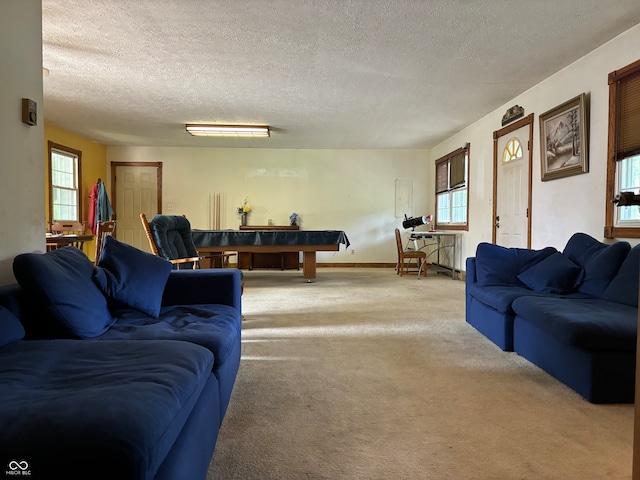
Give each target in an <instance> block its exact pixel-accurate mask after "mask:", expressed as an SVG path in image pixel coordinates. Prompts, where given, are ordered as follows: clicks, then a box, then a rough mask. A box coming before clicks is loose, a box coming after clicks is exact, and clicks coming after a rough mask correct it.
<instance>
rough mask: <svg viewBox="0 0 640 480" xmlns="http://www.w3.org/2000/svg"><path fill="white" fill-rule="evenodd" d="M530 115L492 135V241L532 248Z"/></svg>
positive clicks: (506, 245)
mask: <svg viewBox="0 0 640 480" xmlns="http://www.w3.org/2000/svg"><path fill="white" fill-rule="evenodd" d="M532 117H533V116H532V115H529V117H527V118H525V119H522V120H521V121H519V122H516V123H514V124H513V126H509V127H505V128H503V129H502V130H498V131H497V132H494V199H493V204H494V217H493V218H494V222H493V242H494V243H496V244H497V245H502V246H504V247H517V248H529V247H530V246H531V233H530V228H531V212H530V206H531V154H532V152H531V150H530V146H531V144H532V142H531V140H532V138H531V137H532V134H533V123H532Z"/></svg>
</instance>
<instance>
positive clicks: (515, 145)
mask: <svg viewBox="0 0 640 480" xmlns="http://www.w3.org/2000/svg"><path fill="white" fill-rule="evenodd" d="M521 158H522V145H520V141H519V140H518V139H517V138H516V137H513V138H512V139H511V140H509V141H508V142H507V144H506V145H505V147H504V152H502V163H507V162H511V161H513V160H520V159H521Z"/></svg>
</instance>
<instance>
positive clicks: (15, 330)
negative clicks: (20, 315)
mask: <svg viewBox="0 0 640 480" xmlns="http://www.w3.org/2000/svg"><path fill="white" fill-rule="evenodd" d="M24 333H25V332H24V327H23V326H22V323H20V320H18V319H17V318H16V316H15V315H14V314H13V313H11V312H10V311H9V310H7V309H6V308H4V307H3V306H2V305H0V347H4V346H5V345H9V344H10V343H13V342H17V341H20V340H22V339H23V338H24Z"/></svg>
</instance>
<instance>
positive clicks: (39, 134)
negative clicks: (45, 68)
mask: <svg viewBox="0 0 640 480" xmlns="http://www.w3.org/2000/svg"><path fill="white" fill-rule="evenodd" d="M0 72H2V75H1V77H2V86H1V87H0V105H1V106H2V108H0V145H2V153H1V156H0V158H1V164H2V175H1V176H0V191H1V192H2V196H3V201H2V202H1V203H0V219H1V220H2V225H3V228H2V229H0V284H2V285H5V284H7V283H12V282H14V281H15V280H14V277H13V269H12V264H13V258H14V257H15V255H16V254H18V253H23V252H31V251H39V252H42V251H44V247H45V238H44V232H45V229H46V225H45V212H44V208H45V202H44V189H45V183H44V169H43V162H44V128H43V124H44V115H43V108H42V9H41V4H40V2H39V1H27V2H25V1H23V0H3V1H2V2H1V4H0ZM23 98H30V99H32V100H35V101H36V102H37V104H38V117H39V120H38V126H35V127H31V126H28V125H26V124H24V123H22V99H23Z"/></svg>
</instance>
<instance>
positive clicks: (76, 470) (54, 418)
mask: <svg viewBox="0 0 640 480" xmlns="http://www.w3.org/2000/svg"><path fill="white" fill-rule="evenodd" d="M13 266H14V274H15V276H16V279H17V281H18V283H17V284H13V285H8V286H4V287H0V465H2V468H4V469H5V470H7V471H9V470H11V472H14V471H15V472H17V473H13V474H15V475H17V474H23V469H24V470H25V471H26V472H28V473H31V474H32V476H33V478H55V477H57V476H62V477H64V478H83V479H84V478H92V479H114V478H118V479H156V480H160V479H182V478H189V479H198V478H200V479H204V478H205V477H206V474H207V470H208V466H209V463H210V460H211V457H212V454H213V451H214V448H215V444H216V440H217V437H218V431H219V428H220V426H221V422H222V419H223V417H224V414H225V412H226V408H227V406H228V404H229V401H230V397H231V392H232V389H233V384H234V382H235V377H236V374H237V371H238V368H239V364H240V349H241V343H240V341H241V296H240V272H239V271H238V270H236V269H209V270H184V271H182V270H181V271H175V270H171V264H170V263H169V262H168V261H166V260H164V259H161V258H159V257H156V256H153V255H150V254H146V253H144V252H141V251H139V250H137V249H134V248H133V247H130V246H129V245H125V244H123V243H120V242H118V241H117V240H116V239H113V238H111V237H107V239H106V240H105V245H104V249H103V252H102V255H101V259H100V262H99V264H98V266H97V267H94V266H93V263H92V262H91V261H90V260H89V259H88V258H87V257H86V255H85V254H84V253H82V252H81V251H80V250H78V249H76V248H74V247H65V248H62V249H58V250H54V251H52V252H48V253H46V254H23V255H19V256H17V257H16V258H15V260H14V265H13Z"/></svg>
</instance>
